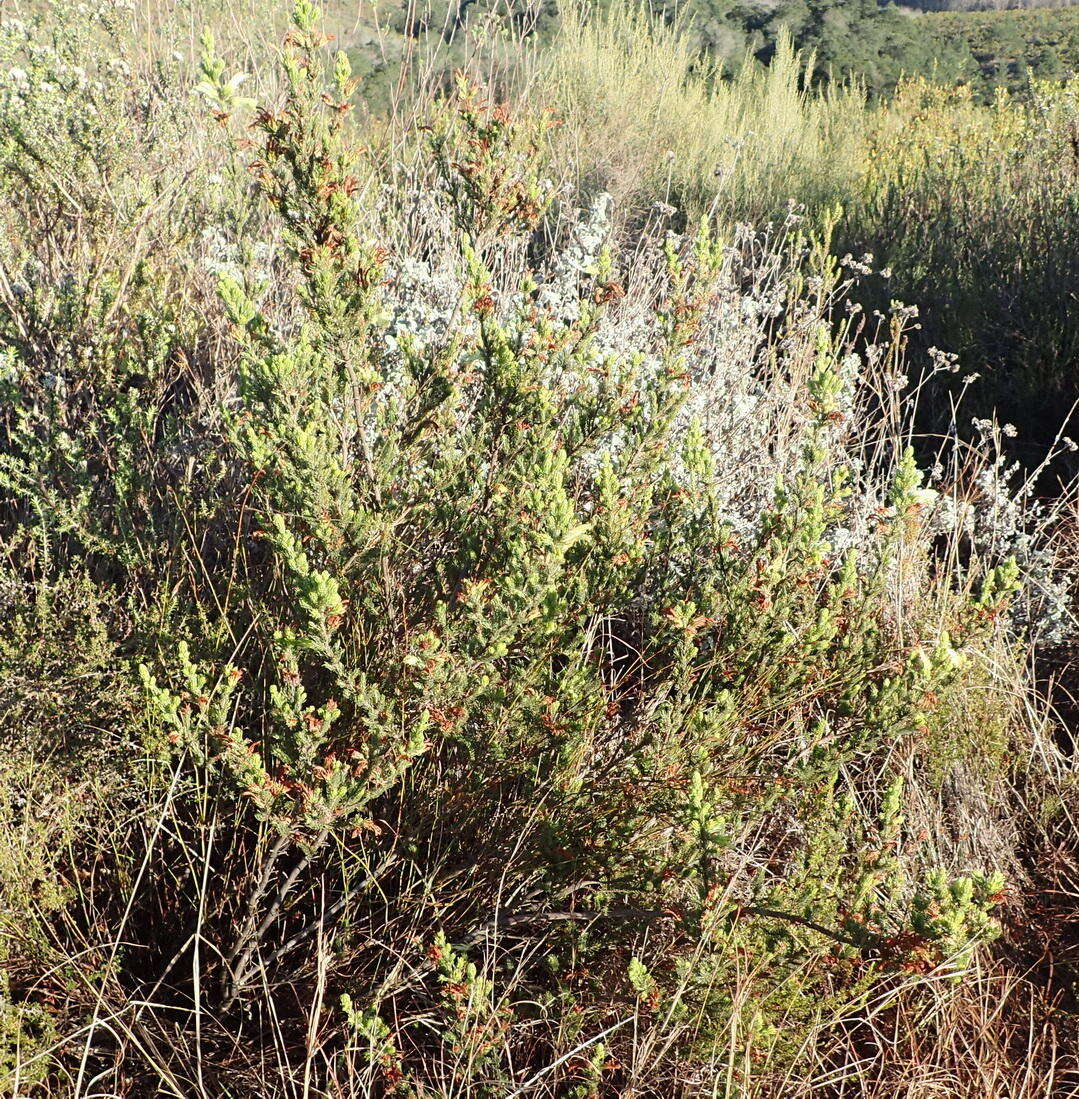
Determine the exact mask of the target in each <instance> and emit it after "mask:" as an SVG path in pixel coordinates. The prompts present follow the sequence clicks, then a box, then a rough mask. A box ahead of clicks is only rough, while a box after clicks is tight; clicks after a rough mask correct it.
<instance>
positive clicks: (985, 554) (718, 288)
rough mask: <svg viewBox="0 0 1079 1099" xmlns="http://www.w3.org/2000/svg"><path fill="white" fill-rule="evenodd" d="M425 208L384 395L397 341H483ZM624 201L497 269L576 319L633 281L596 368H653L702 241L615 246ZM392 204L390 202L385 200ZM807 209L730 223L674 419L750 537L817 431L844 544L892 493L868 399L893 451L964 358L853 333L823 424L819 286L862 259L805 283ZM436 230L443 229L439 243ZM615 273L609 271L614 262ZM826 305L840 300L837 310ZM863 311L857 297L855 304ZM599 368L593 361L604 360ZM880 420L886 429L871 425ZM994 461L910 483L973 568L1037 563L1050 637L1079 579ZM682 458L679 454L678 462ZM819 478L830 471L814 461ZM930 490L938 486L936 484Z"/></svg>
mask: <svg viewBox="0 0 1079 1099" xmlns="http://www.w3.org/2000/svg"><path fill="white" fill-rule="evenodd" d="M415 201H416V202H419V203H420V205H421V206H423V212H424V215H425V216H424V219H423V224H424V233H425V239H424V246H423V248H422V249H415V252H416V253H421V254H411V253H410V251H409V249H408V248H405V249H403V250H402V253H401V254H398V255H397V256H395V257H391V259H390V261H389V264H388V278H387V283H386V287H385V309H386V316H387V327H386V331H385V355H384V360H383V367H384V387H383V391H382V394H381V397H382V399H383V401H384V402H385V404H386V406H387V407H389V406H390V405H391V404H392V401H393V400H394V397H395V394H397V392H398V391H399V389H400V387H401V386H402V385H403V383H404V379H405V373H404V369H403V365H402V360H401V354H402V349H403V348H406V347H407V348H408V349H409V350H410V352H412V353H413V354H421V355H422V354H426V353H428V352H429V351H431V350H432V349H433V348H436V347H445V346H447V345H448V344H449V343H450V339H451V335H452V336H456V337H458V338H459V340H460V346H461V349H462V350H461V354H462V355H473V356H475V355H476V354H477V352H476V344H475V340H474V337H475V336H476V334H477V331H478V324H477V320H476V317H475V316H474V315H472V314H471V313H470V312H469V311H468V310H467V309H466V308H464V307H463V302H464V301H465V298H466V287H467V283H468V271H467V269H466V268H465V266H464V265H463V264H462V262H461V258H460V255H459V253H458V252H457V251H456V250H455V249H454V248H452V247H450V246H449V241H450V239H451V237H452V233H453V226H452V223H451V221H450V219H449V217H448V215H447V214H446V212H445V210H444V209H443V208H440V204H439V203H438V202H437V201H436V200H435V199H434V198H433V197H429V196H428V197H424V198H419V199H416V200H415ZM615 214H616V211H615V210H614V209H613V201H612V199H611V197H610V196H609V195H608V194H605V193H601V194H599V195H597V196H595V198H594V199H592V201H591V202H590V203H587V204H586V205H585V206H584V208H583V209H578V210H571V211H570V214H569V215H568V216H567V215H565V214H563V217H562V222H563V224H562V225H561V230H560V233H559V234H558V239H557V241H556V243H554V244H553V245H551V246H550V247H549V248H548V249H547V250H546V251H544V250H543V249H540V250H539V252H540V255H539V258H538V261H537V257H536V255H535V254H531V255H529V254H528V253H526V251H525V250H524V249H518V250H514V249H513V248H510V249H507V250H506V252H505V254H504V255H502V256H501V257H499V262H498V263H497V264H495V265H493V266H494V269H495V271H496V275H497V277H498V280H499V284H500V285H499V290H500V292H499V293H497V294H496V295H495V302H496V308H497V310H498V313H499V318H500V320H501V321H503V323H506V324H508V325H509V326H510V328H511V329H512V328H513V327H514V325H515V324H517V325H518V326H520V327H522V328H523V327H524V326H526V325H528V324H529V323H531V321H530V318H531V317H532V316H533V314H534V309H535V308H536V307H537V306H539V307H540V308H542V309H543V310H545V311H547V314H548V316H549V318H550V319H551V320H552V321H554V322H555V323H558V324H563V325H572V324H574V323H575V322H576V321H577V320H578V319H579V317H580V315H581V312H580V311H581V306H582V301H583V300H585V299H586V297H587V294H588V292H589V287H590V286H593V285H594V284H595V282H596V279H597V278H599V277H610V278H612V279H617V280H620V281H621V283H622V284H623V285H624V290H625V294H624V296H623V297H621V298H620V300H618V301H617V302H616V303H615V304H613V305H612V306H611V307H609V308H607V309H606V310H604V311H603V312H601V313H600V315H599V318H598V321H597V324H596V327H595V330H594V331H593V332H592V335H591V338H590V340H589V342H588V346H587V355H588V356H590V357H591V359H592V361H594V362H595V364H596V365H597V367H598V366H600V365H601V364H602V363H604V362H605V361H609V360H616V361H618V362H620V363H621V364H627V363H628V364H633V365H634V367H635V369H636V370H638V371H639V372H640V374H641V376H646V375H647V374H648V373H649V372H650V371H654V370H656V369H657V367H658V363H659V359H660V356H661V354H662V351H661V344H662V340H661V335H660V331H659V324H658V321H657V311H656V308H655V305H656V302H657V299H658V297H659V296H660V295H661V294H662V292H663V288H664V285H665V279H666V278H667V274H666V269H665V261H666V257H667V256H668V255H669V254H670V253H672V252H673V253H676V254H684V253H686V252H688V251H689V249H690V248H691V247H692V241H693V237H692V234H691V233H689V232H686V233H674V232H671V231H669V230H667V231H663V230H661V229H655V228H653V229H652V230H651V231H650V232H646V234H645V238H644V239H643V240H641V241H638V242H637V243H636V244H635V246H634V249H633V251H632V253H631V254H629V255H624V254H622V253H620V252H619V249H618V244H617V240H616V234H615V232H614V228H613V227H614V225H615V223H616V218H615ZM387 216H391V217H392V214H387ZM798 233H799V226H798V224H797V222H795V221H792V222H791V223H790V224H786V225H781V226H779V227H777V228H772V227H769V228H768V229H766V230H765V231H764V232H761V231H759V230H757V229H754V228H753V227H751V226H747V225H742V226H738V227H737V228H735V229H734V230H733V231H732V233H731V234H730V237H729V242H728V244H727V247H726V250H725V255H726V261H725V263H724V265H723V268H722V270H721V272H720V274H719V277H718V278H717V280H716V283H715V285H714V287H713V289H712V293H711V295H710V299H709V302H708V305H707V307H706V310H705V313H704V316H703V318H702V323H701V326H700V330H699V333H698V338H697V339H696V341H695V342H694V343H693V345H692V346H691V347H689V348H688V349H687V350H686V352H685V367H686V369H687V370H688V371H689V372H690V374H691V376H692V378H693V382H694V384H693V386H692V387H691V390H690V394H689V397H688V399H687V400H686V402H685V404H684V406H683V407H682V408H681V410H680V412H679V414H678V418H677V424H676V433H684V432H685V431H686V430H688V429H689V427H690V425H691V424H693V425H699V426H700V427H701V429H702V430H703V433H704V436H705V438H706V440H707V442H708V444H709V447H710V450H711V452H712V455H713V457H714V459H715V463H716V466H715V469H716V473H715V476H716V485H717V489H718V492H719V494H720V497H721V499H722V501H723V505H724V507H725V509H726V513H727V520H728V522H729V524H730V527H731V530H732V532H733V533H734V534H735V535H736V536H738V537H739V538H742V539H744V540H748V539H752V538H753V537H754V536H755V534H757V533H758V532H759V529H760V523H761V519H762V516H763V515H764V514H765V513H766V512H767V510H768V509H769V508H770V507H771V506H772V505H773V503H774V501H775V493H776V486H777V484H779V483H781V482H783V481H788V482H789V481H790V480H791V479H792V478H794V477H796V476H797V475H798V473H799V472H800V470H801V469H802V468H803V465H804V462H805V455H806V449H807V446H808V445H809V444H810V441H811V438H812V441H813V442H814V443H815V444H816V445H817V446H818V448H819V447H820V444H822V443H823V449H824V465H825V468H826V469H832V470H835V469H838V468H840V467H842V469H843V471H844V473H845V474H846V475H847V476H849V477H850V478H851V482H852V485H851V487H852V492H851V493H850V496H849V498H848V502H847V507H846V512H845V517H844V521H843V523H842V524H841V525H838V526H835V527H834V528H833V529H832V530H830V531H829V534H828V539H829V542H830V544H831V549H832V552H833V554H834V555H835V556H836V557H837V558H838V557H840V556H841V555H842V554H844V553H845V552H847V551H849V550H851V549H854V550H856V551H858V553H859V555H863V554H866V553H871V552H874V550H873V547H874V546H875V545H876V542H877V539H876V534H875V532H876V531H877V529H878V523H879V518H880V516H881V515H883V514H887V513H888V512H889V511H890V510H894V509H891V508H890V505H889V499H888V497H889V482H888V478H889V468H888V463H887V461H886V462H885V463H884V465H881V464H880V463H879V462H878V463H877V465H876V466H875V467H874V466H872V463H869V462H867V461H866V459H865V457H864V454H865V452H866V448H865V446H864V435H865V432H866V431H867V428H868V424H867V420H868V418H869V417H870V416H871V415H872V414H871V413H870V412H869V409H870V408H872V407H874V406H875V405H876V402H877V401H878V399H879V394H880V392H881V391H882V390H883V391H884V392H887V393H889V394H890V395H891V397H892V399H893V400H894V402H895V405H896V407H897V408H898V409H899V412H898V416H899V419H898V420H897V422H896V423H894V424H892V425H890V428H886V429H884V430H885V433H886V432H887V431H888V430H890V431H891V432H892V434H893V436H894V437H893V438H892V440H891V442H892V450H893V451H894V453H893V454H892V455H891V456H890V457H891V459H892V460H893V461H896V460H898V458H899V455H900V453H901V450H902V445H901V444H902V440H903V437H904V436H905V433H907V432H909V430H910V423H911V420H912V418H913V404H914V400H915V399H916V397H917V393H916V391H917V390H918V389H919V388H922V387H924V385H925V384H926V379H928V384H932V382H933V378H934V377H935V376H936V375H938V374H943V373H954V372H955V371H956V370H958V369H959V367H958V365H957V360H956V358H955V357H954V356H949V355H947V354H946V353H944V352H939V351H936V350H935V349H934V351H933V353H931V355H930V358H929V361H928V362H926V363H925V364H924V368H923V370H922V375H921V376H922V386H912V385H911V383H910V379H909V377H908V373H916V370H915V367H916V366H917V364H906V365H904V366H903V367H902V368H901V369H899V370H898V371H897V370H896V367H895V362H894V359H892V361H891V365H888V363H889V360H890V358H891V356H890V352H889V337H888V336H887V335H885V336H883V337H881V338H879V339H877V340H868V341H866V340H863V341H862V342H861V343H860V344H859V345H857V346H856V345H855V340H854V338H853V337H851V338H849V339H847V340H846V341H845V342H844V343H843V345H842V347H841V348H840V353H838V354H836V355H835V356H834V361H833V363H832V367H833V369H834V371H835V374H836V375H837V377H838V379H839V381H840V382H841V386H842V388H841V392H840V394H839V396H838V400H837V409H838V410H837V411H836V412H835V413H834V414H833V415H832V416H831V417H830V418H829V422H828V424H827V425H826V427H825V428H824V431H823V436H824V437H823V439H822V438H821V427H820V424H819V423H818V422H817V421H816V419H815V417H814V415H813V412H812V409H811V407H810V402H809V401H808V400H807V391H806V380H805V370H806V368H807V367H806V363H805V361H804V360H805V356H806V353H807V348H811V347H812V346H813V344H814V340H815V334H816V331H817V329H818V328H819V326H820V324H821V322H822V309H821V306H820V305H819V304H817V303H814V301H813V295H814V294H815V293H819V292H822V291H823V292H825V293H826V294H827V295H828V296H829V300H830V303H831V308H832V309H833V310H834V313H835V314H838V313H839V312H840V311H841V306H842V305H843V303H844V301H846V302H847V303H849V302H850V301H851V300H852V298H851V294H852V289H853V287H854V285H855V279H856V278H857V277H858V272H855V273H854V275H853V276H851V275H849V274H845V273H844V274H841V275H839V276H838V277H837V279H836V280H835V281H834V282H833V283H832V284H831V285H830V287H828V288H825V287H824V286H823V282H822V280H821V279H820V278H811V279H809V280H806V284H805V285H807V286H808V289H809V290H810V291H812V292H813V293H811V294H805V293H801V294H799V293H793V292H792V287H793V283H794V280H795V279H796V277H797V276H798V272H799V268H800V265H801V264H802V262H803V261H804V259H805V252H806V247H807V246H806V245H805V244H804V243H803V242H802V238H801V237H800V236H799V235H798ZM432 242H434V243H432ZM526 272H527V273H528V274H529V276H530V277H531V278H532V279H534V283H535V286H536V287H537V289H535V290H534V291H533V292H532V293H531V294H530V293H526V292H523V291H521V290H520V289H519V287H520V284H521V282H522V279H523V278H524V276H525V275H526ZM605 273H606V275H605ZM824 312H827V310H824ZM859 312H860V310H858V309H857V308H856V307H855V308H853V309H848V310H847V313H848V315H850V316H855V317H856V316H857V315H858V313H859ZM916 316H917V311H916V309H915V308H914V307H912V306H905V305H901V304H898V303H897V306H896V308H895V309H893V310H892V312H891V315H890V317H882V318H881V320H882V321H884V322H887V323H886V324H885V325H884V326H882V330H883V331H885V332H887V331H888V328H887V324H897V325H898V326H899V329H900V331H902V330H905V328H906V327H907V326H908V325H909V324H910V323H911V322H912V320H913V319H914V318H916ZM564 365H565V364H564V361H563V360H561V359H559V358H557V357H553V358H552V360H551V361H550V362H549V363H548V364H546V366H545V367H544V369H546V370H547V371H548V372H549V373H548V374H547V375H546V376H545V377H544V379H543V380H544V381H545V382H547V383H548V384H553V383H557V382H558V381H559V380H560V379H559V378H558V376H557V375H558V372H559V371H561V370H563V368H564ZM596 373H597V374H598V373H599V372H598V371H597V372H596ZM562 380H564V381H565V384H572V385H575V386H576V385H580V384H581V379H580V375H579V374H576V373H574V374H573V375H572V376H568V375H567V376H564V377H563V379H562ZM872 430H873V431H874V432H876V433H877V434H878V435H879V434H880V431H881V429H880V428H879V427H877V426H874V427H873V429H872ZM622 445H623V440H622V439H621V438H620V436H619V433H618V432H617V431H615V432H613V433H611V434H609V435H608V436H606V437H605V439H604V440H603V444H602V448H601V449H598V450H593V451H590V452H582V453H581V454H579V455H577V456H576V457H575V462H576V464H577V468H578V472H579V473H580V474H581V475H582V476H588V475H590V474H592V473H594V472H595V470H596V469H598V468H599V466H600V464H601V463H602V461H603V459H604V454H605V453H608V454H610V455H611V456H615V455H617V453H618V451H619V448H620V447H621V446H622ZM979 452H981V453H983V454H984V461H983V462H982V464H981V466H980V471H979V472H977V474H976V475H975V477H974V478H973V483H972V484H969V485H965V486H964V488H963V491H962V492H960V491H959V490H958V489H956V488H955V487H954V486H945V485H944V484H942V483H939V482H940V476H939V471H938V475H937V476H932V475H929V474H928V471H927V475H926V476H925V477H924V478H923V479H924V480H925V481H926V482H927V483H926V484H925V487H923V488H921V489H919V490H918V491H917V492H916V493H915V495H916V497H917V501H918V507H919V509H920V510H921V512H922V518H923V521H924V522H925V525H926V529H927V532H929V533H933V532H935V533H938V534H944V535H947V536H949V537H963V538H968V539H973V542H974V545H975V548H976V552H975V555H974V560H976V561H977V562H978V567H990V566H991V564H992V563H993V562H996V561H999V560H1003V559H1005V558H1007V557H1010V556H1014V557H1015V558H1016V561H1017V563H1018V564H1019V566H1020V568H1021V570H1022V573H1023V575H1024V576H1025V578H1026V583H1025V585H1024V589H1023V594H1022V596H1021V597H1020V598H1019V599H1018V600H1017V602H1016V612H1015V621H1016V624H1017V625H1018V626H1020V627H1021V628H1023V629H1024V630H1026V631H1030V632H1031V633H1032V634H1033V635H1034V636H1036V637H1037V638H1039V639H1040V640H1043V641H1057V640H1060V639H1061V638H1062V637H1064V636H1066V635H1067V634H1068V633H1069V631H1070V630H1071V628H1072V623H1071V615H1070V612H1069V610H1068V603H1069V597H1070V593H1069V585H1068V584H1067V583H1066V581H1065V580H1064V579H1062V577H1061V574H1060V569H1059V567H1058V565H1057V564H1056V561H1055V555H1054V551H1053V549H1052V547H1051V546H1050V545H1049V544H1048V542H1047V539H1046V538H1045V537H1044V532H1043V530H1042V529H1041V526H1042V525H1043V524H1040V519H1041V518H1042V516H1041V509H1040V506H1039V504H1038V503H1037V501H1035V500H1034V499H1032V497H1031V488H1030V485H1029V483H1028V484H1027V485H1026V486H1025V487H1024V486H1017V485H1016V484H1015V480H1016V472H1017V469H1016V467H1010V468H1009V467H1007V465H1006V463H1005V461H1004V459H1003V458H996V459H992V458H991V457H990V448H989V446H988V444H987V443H984V442H983V444H982V445H981V447H980V451H979ZM676 467H677V463H676ZM818 474H819V475H824V473H822V472H821V471H818ZM931 484H932V485H935V487H930V485H931Z"/></svg>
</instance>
